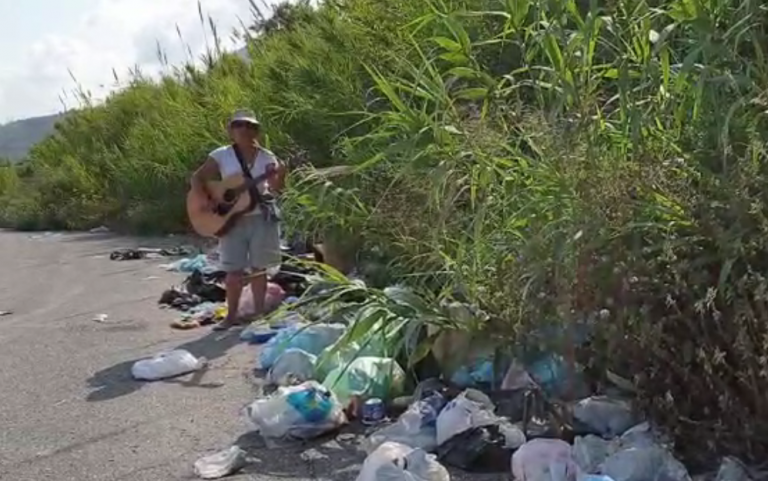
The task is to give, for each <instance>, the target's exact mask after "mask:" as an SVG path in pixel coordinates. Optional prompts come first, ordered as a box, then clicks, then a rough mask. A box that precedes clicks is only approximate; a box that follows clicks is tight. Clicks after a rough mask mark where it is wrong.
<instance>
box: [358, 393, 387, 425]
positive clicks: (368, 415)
mask: <svg viewBox="0 0 768 481" xmlns="http://www.w3.org/2000/svg"><path fill="white" fill-rule="evenodd" d="M386 415H387V413H386V408H385V407H384V401H382V400H381V399H379V398H376V397H375V398H371V399H368V400H367V401H365V403H363V415H362V418H363V419H362V423H363V424H365V425H366V426H375V425H377V424H379V423H380V422H382V421H383V420H384V417H385V416H386Z"/></svg>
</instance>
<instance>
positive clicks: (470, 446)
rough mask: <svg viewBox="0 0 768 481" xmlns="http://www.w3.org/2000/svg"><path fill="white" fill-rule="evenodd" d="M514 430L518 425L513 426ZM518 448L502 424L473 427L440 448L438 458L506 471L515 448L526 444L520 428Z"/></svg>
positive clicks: (478, 468) (471, 468)
mask: <svg viewBox="0 0 768 481" xmlns="http://www.w3.org/2000/svg"><path fill="white" fill-rule="evenodd" d="M509 428H510V429H512V430H513V431H514V430H515V427H514V426H511V425H510V426H509ZM516 434H517V436H516V439H515V440H514V443H515V444H517V446H515V448H510V447H507V437H506V436H505V433H504V432H503V429H502V426H501V424H494V425H490V426H482V427H478V428H471V429H469V430H467V431H464V432H462V433H460V434H457V435H456V436H454V437H452V438H451V439H449V440H448V441H446V442H445V443H443V444H441V445H440V447H438V448H437V459H439V460H440V461H441V462H442V463H445V464H446V465H448V466H453V467H455V468H459V469H462V470H464V471H469V472H483V473H504V472H507V470H508V469H509V457H510V455H511V454H512V452H513V451H514V449H517V448H519V447H520V446H522V445H523V444H525V435H524V434H523V432H522V431H521V430H519V428H517V431H516Z"/></svg>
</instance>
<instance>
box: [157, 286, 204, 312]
mask: <svg viewBox="0 0 768 481" xmlns="http://www.w3.org/2000/svg"><path fill="white" fill-rule="evenodd" d="M202 302H203V300H202V299H200V298H199V297H198V296H196V295H194V294H190V293H188V292H185V291H182V290H179V289H176V288H173V289H168V290H166V291H165V292H163V294H162V295H161V296H160V299H159V300H158V301H157V303H158V304H160V305H166V306H168V307H172V308H174V309H178V310H180V311H187V310H189V309H191V308H193V307H195V306H197V305H198V304H200V303H202Z"/></svg>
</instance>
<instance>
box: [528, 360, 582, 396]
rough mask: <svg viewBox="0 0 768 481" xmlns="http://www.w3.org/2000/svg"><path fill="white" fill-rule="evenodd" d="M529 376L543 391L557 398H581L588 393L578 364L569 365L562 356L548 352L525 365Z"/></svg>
mask: <svg viewBox="0 0 768 481" xmlns="http://www.w3.org/2000/svg"><path fill="white" fill-rule="evenodd" d="M527 370H528V373H529V374H530V375H531V378H533V380H534V381H535V382H536V384H538V385H539V386H541V388H542V389H543V390H544V392H546V393H547V395H549V396H551V397H556V398H559V399H582V398H585V397H587V396H589V395H590V392H589V388H588V386H587V384H586V383H585V382H584V378H583V376H582V373H581V370H580V367H579V366H569V364H568V363H567V362H566V361H565V359H563V357H562V356H557V355H554V354H548V355H545V356H544V357H541V358H539V359H538V360H537V361H535V362H533V363H531V364H530V365H528V366H527Z"/></svg>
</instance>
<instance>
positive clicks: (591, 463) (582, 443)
mask: <svg viewBox="0 0 768 481" xmlns="http://www.w3.org/2000/svg"><path fill="white" fill-rule="evenodd" d="M619 448H620V445H619V440H612V441H608V440H605V439H603V438H601V437H599V436H595V435H594V434H590V435H588V436H576V439H574V441H573V459H574V460H575V461H576V464H578V466H579V468H581V469H582V471H584V472H585V473H596V472H597V469H598V467H599V466H600V465H601V464H602V463H603V462H604V461H605V460H606V459H607V458H608V456H610V455H612V454H613V453H615V452H616V451H618V450H619Z"/></svg>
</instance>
